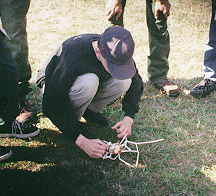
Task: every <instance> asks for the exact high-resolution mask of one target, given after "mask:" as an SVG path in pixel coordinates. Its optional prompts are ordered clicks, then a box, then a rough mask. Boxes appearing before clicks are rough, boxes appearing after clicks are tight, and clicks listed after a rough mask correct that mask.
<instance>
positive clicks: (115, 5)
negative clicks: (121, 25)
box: [106, 0, 122, 20]
mask: <svg viewBox="0 0 216 196" xmlns="http://www.w3.org/2000/svg"><path fill="white" fill-rule="evenodd" d="M116 13H118V14H117V15H116V20H118V19H119V17H120V16H121V14H122V3H121V0H108V2H107V3H106V15H107V20H110V19H111V18H112V17H113V16H114V15H115V14H116Z"/></svg>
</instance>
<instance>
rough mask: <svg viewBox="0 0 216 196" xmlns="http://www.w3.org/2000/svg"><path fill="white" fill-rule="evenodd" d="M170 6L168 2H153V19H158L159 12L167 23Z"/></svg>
mask: <svg viewBox="0 0 216 196" xmlns="http://www.w3.org/2000/svg"><path fill="white" fill-rule="evenodd" d="M170 8H171V4H170V2H169V1H168V0H156V2H155V18H156V19H158V17H159V12H160V11H161V12H163V14H164V16H165V20H166V21H167V18H168V16H169V15H170Z"/></svg>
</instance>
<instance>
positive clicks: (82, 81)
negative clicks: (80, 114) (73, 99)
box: [70, 73, 99, 99]
mask: <svg viewBox="0 0 216 196" xmlns="http://www.w3.org/2000/svg"><path fill="white" fill-rule="evenodd" d="M98 86H99V78H98V76H97V75H96V74H93V73H88V74H84V75H82V76H79V77H78V78H77V79H76V81H75V82H74V85H73V86H72V88H71V90H70V94H79V96H81V97H86V98H87V99H91V98H93V97H94V96H95V94H96V92H97V90H98Z"/></svg>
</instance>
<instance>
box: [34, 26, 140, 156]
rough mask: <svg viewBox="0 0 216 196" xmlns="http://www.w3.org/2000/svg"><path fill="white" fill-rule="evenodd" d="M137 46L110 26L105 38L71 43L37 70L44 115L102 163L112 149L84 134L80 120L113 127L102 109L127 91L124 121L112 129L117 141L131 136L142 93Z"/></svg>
mask: <svg viewBox="0 0 216 196" xmlns="http://www.w3.org/2000/svg"><path fill="white" fill-rule="evenodd" d="M134 46H135V44H134V41H133V38H132V36H131V34H130V32H129V31H127V30H126V29H124V28H123V27H120V26H113V27H109V28H108V29H106V30H105V32H104V33H103V34H102V35H99V34H82V35H78V36H75V37H71V38H69V39H67V40H66V41H65V42H63V44H62V45H61V46H60V47H59V48H58V49H57V50H56V51H55V52H54V53H53V54H52V55H51V56H50V58H49V59H48V61H47V62H46V64H45V65H44V66H43V67H42V68H41V69H39V70H38V77H37V82H36V83H37V85H38V86H39V87H41V88H44V87H45V89H44V96H43V111H44V114H45V115H46V116H47V117H49V118H50V120H51V121H52V122H53V123H54V124H55V125H56V126H57V127H58V128H59V129H60V130H61V131H62V132H63V133H64V134H67V135H68V136H70V137H71V138H72V140H73V141H74V142H75V143H76V144H77V146H78V147H80V148H81V149H82V150H83V151H85V152H86V153H87V154H88V155H89V156H90V157H93V158H100V157H102V155H103V154H104V153H105V151H106V147H107V144H105V143H104V142H103V141H101V140H99V139H88V138H86V137H85V136H84V135H83V130H82V128H81V127H80V122H79V120H80V119H81V117H84V118H85V120H86V121H87V122H91V123H95V124H97V125H101V126H108V125H109V122H108V120H107V119H106V117H105V116H103V115H102V114H101V113H99V112H100V110H101V109H102V108H103V107H105V106H106V105H107V104H109V103H110V102H112V101H113V100H115V99H117V98H118V97H119V96H121V95H122V94H123V93H125V92H126V94H125V96H124V98H123V100H122V104H123V107H122V109H123V111H124V112H125V117H124V118H123V119H122V120H121V121H119V122H117V123H116V124H115V125H114V126H113V127H112V129H116V130H117V137H118V138H123V137H124V136H125V135H127V136H130V135H131V126H132V124H133V119H134V116H135V113H136V112H138V110H139V101H140V98H141V95H142V92H143V83H142V78H141V76H140V75H139V74H138V70H137V69H136V66H135V63H134V60H133V58H132V56H133V53H134Z"/></svg>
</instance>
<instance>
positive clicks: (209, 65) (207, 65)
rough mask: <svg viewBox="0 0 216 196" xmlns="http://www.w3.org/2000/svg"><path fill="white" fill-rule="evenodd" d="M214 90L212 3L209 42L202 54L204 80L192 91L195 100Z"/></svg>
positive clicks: (215, 12)
mask: <svg viewBox="0 0 216 196" xmlns="http://www.w3.org/2000/svg"><path fill="white" fill-rule="evenodd" d="M215 90H216V1H212V18H211V24H210V31H209V42H208V43H207V44H206V45H205V52H204V79H203V80H202V81H201V82H200V83H199V84H197V85H196V86H195V87H194V88H193V89H192V90H191V95H192V96H194V97H195V98H204V97H206V96H207V95H209V94H210V93H211V92H212V91H215Z"/></svg>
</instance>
